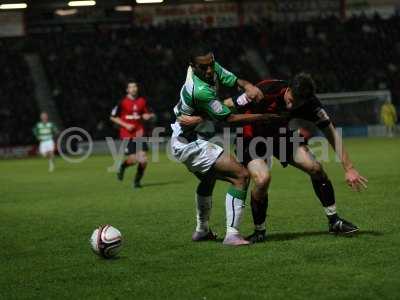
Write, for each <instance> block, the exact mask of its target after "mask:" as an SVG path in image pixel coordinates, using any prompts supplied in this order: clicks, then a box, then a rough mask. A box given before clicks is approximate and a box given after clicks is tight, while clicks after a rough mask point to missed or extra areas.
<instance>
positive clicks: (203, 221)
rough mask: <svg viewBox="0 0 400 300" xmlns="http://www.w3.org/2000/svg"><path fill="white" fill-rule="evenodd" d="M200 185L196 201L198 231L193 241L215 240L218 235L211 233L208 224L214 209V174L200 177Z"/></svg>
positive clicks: (194, 234)
mask: <svg viewBox="0 0 400 300" xmlns="http://www.w3.org/2000/svg"><path fill="white" fill-rule="evenodd" d="M198 177H199V178H200V183H199V185H198V186H197V190H196V195H195V201H196V222H197V225H196V230H195V232H194V233H193V235H192V240H193V241H205V240H215V239H216V235H215V234H213V232H212V231H211V229H210V227H209V225H208V222H209V220H210V213H211V207H212V193H213V190H214V186H215V181H216V178H215V176H214V174H213V173H212V172H209V173H208V174H206V175H205V176H201V175H198Z"/></svg>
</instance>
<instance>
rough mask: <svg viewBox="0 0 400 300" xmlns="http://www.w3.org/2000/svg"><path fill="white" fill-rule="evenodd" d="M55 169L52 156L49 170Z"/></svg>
mask: <svg viewBox="0 0 400 300" xmlns="http://www.w3.org/2000/svg"><path fill="white" fill-rule="evenodd" d="M53 171H54V161H53V159H52V158H50V159H49V172H53Z"/></svg>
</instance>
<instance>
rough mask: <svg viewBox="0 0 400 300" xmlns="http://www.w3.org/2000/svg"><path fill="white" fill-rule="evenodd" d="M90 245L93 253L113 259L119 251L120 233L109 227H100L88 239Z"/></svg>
mask: <svg viewBox="0 0 400 300" xmlns="http://www.w3.org/2000/svg"><path fill="white" fill-rule="evenodd" d="M90 245H91V246H92V250H93V251H94V253H96V254H98V255H100V256H101V257H104V258H111V257H114V256H116V255H117V254H118V252H119V251H120V250H121V246H122V235H121V232H120V231H119V230H118V229H117V228H115V227H112V226H111V225H102V226H100V227H99V228H96V229H95V231H93V233H92V236H91V237H90Z"/></svg>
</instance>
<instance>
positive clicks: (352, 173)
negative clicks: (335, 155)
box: [345, 168, 368, 192]
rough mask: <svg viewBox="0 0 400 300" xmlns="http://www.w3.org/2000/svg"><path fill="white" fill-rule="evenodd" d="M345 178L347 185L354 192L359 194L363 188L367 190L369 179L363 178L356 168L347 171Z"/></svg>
mask: <svg viewBox="0 0 400 300" xmlns="http://www.w3.org/2000/svg"><path fill="white" fill-rule="evenodd" d="M345 178H346V182H347V185H348V186H349V187H351V188H352V190H354V191H357V192H359V191H361V190H362V188H365V189H366V188H367V182H368V179H367V178H365V177H363V176H361V175H360V174H359V173H358V171H357V170H356V169H354V168H351V169H349V170H347V171H346V174H345Z"/></svg>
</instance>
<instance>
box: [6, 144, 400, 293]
mask: <svg viewBox="0 0 400 300" xmlns="http://www.w3.org/2000/svg"><path fill="white" fill-rule="evenodd" d="M346 145H347V147H348V150H349V152H350V154H351V157H352V159H353V161H354V163H355V165H356V167H357V168H358V169H359V170H360V172H361V173H362V174H363V175H365V176H367V177H368V179H369V187H368V190H367V191H365V192H362V193H354V192H351V191H350V190H349V189H348V188H347V186H346V185H345V183H344V176H343V172H342V170H341V168H340V165H338V164H337V163H330V164H325V168H326V169H327V171H328V174H329V175H330V178H331V180H332V181H333V183H334V186H335V188H336V196H337V204H338V209H339V213H340V214H341V216H343V217H344V218H346V219H348V220H350V221H352V222H354V223H355V224H357V225H358V226H359V227H360V228H361V232H360V233H359V234H358V235H357V236H355V237H351V238H345V237H335V236H331V235H329V234H327V221H326V218H325V216H324V213H323V211H322V208H321V206H320V204H319V201H318V200H317V199H316V198H315V196H314V194H313V191H312V187H311V184H310V182H309V179H308V178H307V177H306V176H305V175H304V174H302V173H301V172H299V171H297V170H295V169H293V168H291V167H289V168H287V169H283V168H281V167H280V165H279V164H278V163H275V165H274V168H273V171H272V173H273V176H272V185H271V191H270V208H269V216H268V232H269V241H268V242H266V243H264V244H257V245H252V246H250V247H242V248H229V247H225V246H223V245H222V244H221V243H220V242H204V243H193V242H191V240H190V238H191V234H192V231H193V229H194V224H195V219H194V213H195V209H194V196H193V192H194V189H195V186H196V182H197V180H196V179H195V177H194V176H192V175H191V174H189V173H188V172H187V171H186V169H185V168H184V166H182V165H178V164H176V163H173V162H169V161H168V160H167V159H166V158H165V157H162V161H161V162H160V163H154V164H151V165H150V166H149V168H148V170H147V174H146V177H145V178H144V181H143V183H144V185H145V187H144V188H143V189H141V190H134V191H133V190H132V189H131V180H130V179H131V178H132V177H133V169H129V170H128V171H127V173H126V178H125V181H124V182H123V183H120V182H118V181H117V180H116V178H115V174H113V173H108V172H107V167H109V166H111V165H112V160H111V157H106V156H97V157H92V158H90V159H88V160H87V161H85V162H83V163H81V164H76V165H74V164H68V163H66V162H64V161H62V160H61V159H58V160H57V162H56V163H57V169H56V172H55V173H54V174H49V173H47V163H46V161H45V160H43V159H30V160H9V161H0V171H1V172H0V213H1V215H0V218H1V231H0V234H1V241H2V245H3V246H2V247H1V250H0V253H1V255H0V269H1V276H0V287H1V289H0V298H1V299H28V298H29V299H32V298H36V299H65V298H69V299H85V298H86V299H92V298H94V299H200V300H205V299H230V300H231V299H288V298H289V299H303V298H311V299H396V298H397V299H399V298H400V233H399V225H398V224H399V214H400V201H399V194H400V140H399V139H391V140H389V139H353V140H347V141H346ZM226 189H227V184H225V183H218V184H217V187H216V190H215V193H214V207H213V213H212V222H211V225H212V228H213V229H214V230H215V231H216V232H218V233H219V234H220V236H221V237H222V236H223V233H224V196H225V192H226ZM247 202H249V200H248V201H247ZM103 223H110V224H112V225H114V226H115V227H117V228H118V229H120V230H121V232H122V234H123V236H124V246H123V247H124V248H123V250H122V252H121V254H120V255H119V257H118V258H117V259H113V260H104V259H101V258H99V257H97V256H95V255H94V254H93V253H92V252H91V250H90V247H89V243H88V239H89V237H90V234H91V233H92V231H93V230H94V229H95V227H96V226H98V225H99V224H103ZM251 231H252V222H251V213H250V209H249V206H248V207H247V209H246V216H245V219H244V222H243V226H242V232H243V233H244V234H249V233H251Z"/></svg>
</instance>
